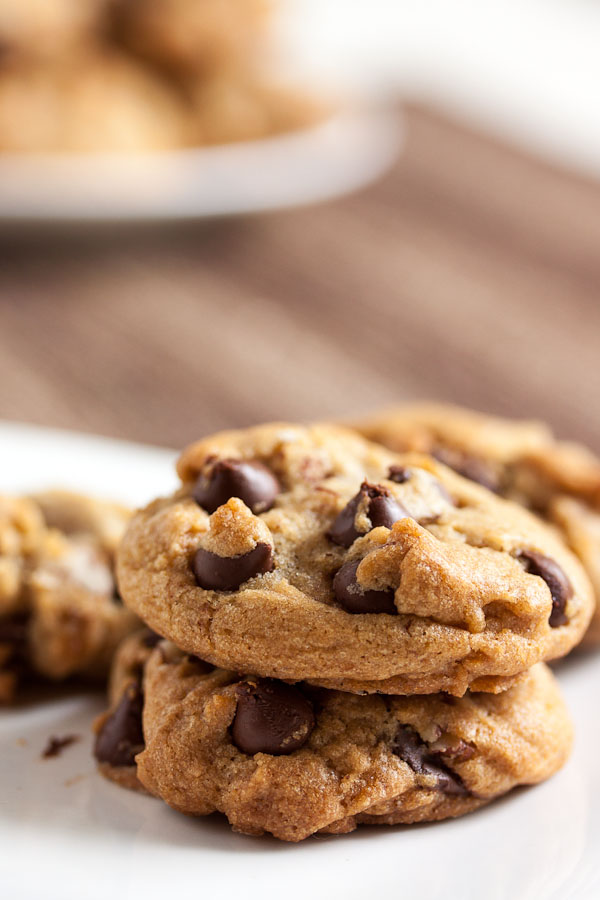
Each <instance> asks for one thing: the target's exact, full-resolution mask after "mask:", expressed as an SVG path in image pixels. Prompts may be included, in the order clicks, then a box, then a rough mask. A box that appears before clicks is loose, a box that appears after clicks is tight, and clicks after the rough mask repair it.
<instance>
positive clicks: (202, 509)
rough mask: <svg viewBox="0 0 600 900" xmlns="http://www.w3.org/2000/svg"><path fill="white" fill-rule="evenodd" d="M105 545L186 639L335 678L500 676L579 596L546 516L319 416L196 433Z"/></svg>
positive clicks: (440, 682)
mask: <svg viewBox="0 0 600 900" xmlns="http://www.w3.org/2000/svg"><path fill="white" fill-rule="evenodd" d="M178 471H179V475H180V477H181V479H182V482H183V486H182V488H181V490H180V491H178V492H177V494H176V495H175V496H173V497H169V498H166V499H162V500H157V501H155V502H154V503H152V504H150V506H148V507H147V508H146V509H144V510H142V511H140V512H138V513H137V514H136V515H135V516H134V518H133V520H132V522H131V525H130V527H129V528H128V530H127V532H126V535H125V538H124V540H123V542H122V544H121V545H120V548H119V551H118V554H117V571H118V581H119V586H120V590H121V594H122V596H123V599H124V601H125V603H127V604H128V605H129V606H130V607H131V609H132V610H134V611H135V612H136V613H137V614H138V615H139V616H140V617H141V618H142V619H143V620H144V621H145V622H147V624H148V625H149V626H150V627H151V628H153V629H154V630H155V631H156V632H158V633H159V634H161V635H163V636H164V637H168V638H169V639H170V640H172V641H173V642H174V643H176V644H177V646H179V647H181V648H182V649H184V650H185V651H186V652H188V653H192V654H195V655H197V656H199V657H201V658H202V659H206V660H208V661H209V662H211V663H212V664H214V665H219V666H223V667H226V668H230V669H233V670H235V671H251V672H255V673H257V674H259V675H262V676H267V677H273V678H281V679H283V680H287V681H309V682H312V683H317V684H322V685H324V686H326V687H332V688H333V687H337V688H341V689H343V690H347V691H356V692H362V691H384V692H385V693H390V694H392V693H394V694H395V693H402V694H404V693H433V692H435V691H440V690H444V691H448V692H450V693H453V694H457V695H461V694H463V693H464V692H465V691H466V690H467V688H468V687H471V688H473V689H478V690H486V691H498V690H503V689H505V688H506V687H508V686H509V685H510V684H511V683H512V681H513V680H514V678H515V676H518V675H519V674H520V673H522V672H524V671H525V670H526V669H527V668H529V667H530V666H531V665H533V664H534V663H536V662H538V661H541V660H546V659H552V658H555V657H557V656H561V655H563V654H565V653H566V652H567V651H568V650H569V649H570V648H571V647H572V646H573V645H574V644H575V643H577V641H578V640H579V639H580V637H581V635H582V634H583V632H584V630H585V628H586V627H587V624H588V622H589V618H590V615H591V611H592V606H593V599H592V592H591V586H590V584H589V581H588V579H587V578H586V576H585V573H584V572H583V570H582V568H581V566H580V565H579V563H578V562H577V560H576V559H575V558H574V557H573V555H572V554H571V553H570V552H569V551H568V550H567V549H566V547H565V546H564V544H563V542H562V541H560V540H559V539H558V538H557V537H556V535H555V534H554V533H553V531H552V530H551V529H549V528H548V527H547V526H545V525H544V524H543V523H542V522H540V521H539V520H538V519H537V518H535V517H534V516H532V515H531V514H530V513H528V512H527V511H526V510H524V509H522V508H521V507H519V506H518V505H516V504H512V503H509V502H507V501H505V500H502V499H499V498H498V497H496V496H494V495H493V494H492V493H491V492H489V491H487V490H486V489H484V488H482V487H480V486H478V485H476V484H473V483H472V482H470V481H468V480H466V479H464V478H462V477H460V476H458V475H456V474H455V473H454V472H453V471H451V470H450V469H449V468H447V467H446V466H444V465H442V464H440V463H438V462H436V461H435V460H433V459H432V458H430V457H424V456H416V455H405V456H402V455H398V454H394V453H391V452H390V451H388V450H386V449H385V448H383V447H381V446H377V445H375V444H373V443H370V442H368V441H366V440H364V439H363V438H362V437H360V436H359V435H357V434H355V433H354V432H351V431H349V430H347V429H344V428H339V427H335V426H324V425H318V426H312V427H304V426H298V425H287V424H272V425H264V426H258V427H256V428H250V429H247V430H245V431H231V432H224V433H221V434H218V435H216V436H214V437H212V438H207V439H206V440H203V441H200V442H199V443H197V444H194V445H193V446H191V447H190V448H188V449H187V450H186V451H184V453H183V455H182V457H181V459H180V460H179V464H178Z"/></svg>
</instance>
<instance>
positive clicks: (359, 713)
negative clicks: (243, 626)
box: [96, 635, 572, 841]
mask: <svg viewBox="0 0 600 900" xmlns="http://www.w3.org/2000/svg"><path fill="white" fill-rule="evenodd" d="M148 640H150V642H152V640H153V639H152V637H151V636H149V635H140V636H139V637H136V638H132V639H130V640H129V641H128V642H127V643H126V645H125V646H124V647H123V648H122V650H121V651H119V653H118V654H117V657H116V659H115V670H114V677H113V681H112V688H111V693H112V698H111V708H110V710H109V712H108V713H106V714H105V715H104V716H103V717H101V719H100V720H98V722H97V725H96V730H97V738H96V756H97V758H98V760H99V766H100V769H101V771H102V772H103V774H105V775H107V776H108V777H112V778H113V779H115V780H116V781H118V782H119V783H120V784H122V785H125V786H129V787H140V786H142V785H143V786H144V787H145V788H146V789H147V790H148V791H149V792H150V793H152V794H154V795H156V796H158V797H161V798H162V799H163V800H165V801H166V802H167V803H168V804H169V805H170V806H172V807H173V808H174V809H177V810H179V811H181V812H184V813H187V814H188V815H198V816H203V815H208V814H209V813H212V812H214V811H216V810H218V811H220V812H223V813H225V815H226V816H227V818H228V819H229V822H230V823H231V825H232V826H233V828H234V830H235V831H241V832H243V833H245V834H262V833H264V832H270V833H271V834H273V835H274V836H275V837H277V838H280V839H281V840H285V841H300V840H303V839H304V838H306V837H308V836H309V835H311V834H313V833H315V832H330V833H344V832H348V831H352V830H353V829H354V828H356V826H357V825H359V824H361V823H364V824H369V825H376V824H384V825H393V824H397V823H404V824H407V823H411V822H423V821H430V820H435V819H444V818H448V817H453V816H459V815H462V814H463V813H467V812H470V811H471V810H473V809H476V808H477V807H479V806H482V805H483V804H484V803H487V802H489V801H490V800H492V799H494V798H495V797H498V796H500V795H501V794H504V793H506V792H507V791H509V790H511V788H513V787H515V786H516V785H518V784H535V783H537V782H539V781H542V780H543V779H545V778H548V777H549V776H550V775H552V774H553V773H554V772H555V771H556V770H557V769H559V768H560V766H561V765H562V764H563V763H564V761H565V759H566V758H567V756H568V754H569V750H570V747H571V741H572V732H571V724H570V721H569V717H568V714H567V711H566V709H565V706H564V703H563V701H562V698H561V696H560V693H559V691H558V687H557V685H556V682H555V680H554V678H553V676H552V674H551V672H550V670H549V669H548V668H547V667H546V666H544V665H543V664H539V665H537V666H534V667H533V668H532V669H531V670H530V671H529V672H528V673H527V674H526V675H525V676H524V678H523V680H522V681H521V682H520V683H519V684H518V685H516V686H514V687H512V688H510V690H507V691H505V692H504V693H502V694H496V695H494V694H489V693H476V694H474V693H468V694H466V695H465V696H464V697H462V698H460V699H458V698H453V697H449V696H448V695H445V694H435V695H431V696H425V697H424V696H412V697H390V696H383V695H375V694H372V695H368V696H358V695H356V694H347V693H342V692H340V691H328V690H325V689H320V688H309V687H307V686H306V685H301V686H292V685H289V684H286V683H284V682H281V681H276V680H272V679H261V678H257V677H255V676H252V675H245V676H244V675H236V674H234V673H232V672H227V671H224V670H222V669H212V668H211V667H210V666H207V665H206V664H205V663H203V662H201V661H200V660H198V659H196V658H192V657H189V656H186V655H185V654H183V653H182V652H181V651H180V650H178V649H177V648H175V647H174V645H173V644H170V643H169V642H167V641H162V642H159V643H158V644H157V646H156V647H155V648H154V649H151V648H150V647H148V646H147V642H148ZM142 721H143V724H142Z"/></svg>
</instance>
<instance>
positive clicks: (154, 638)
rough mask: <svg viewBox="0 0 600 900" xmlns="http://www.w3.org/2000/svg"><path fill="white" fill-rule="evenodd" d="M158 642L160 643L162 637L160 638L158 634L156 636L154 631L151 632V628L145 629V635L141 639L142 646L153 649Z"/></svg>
mask: <svg viewBox="0 0 600 900" xmlns="http://www.w3.org/2000/svg"><path fill="white" fill-rule="evenodd" d="M160 641H162V637H161V636H160V634H157V633H156V631H152V629H151V628H146V633H145V634H144V637H143V638H142V644H143V645H144V647H148V648H149V649H153V648H154V647H156V645H157V644H158V643H159V642H160Z"/></svg>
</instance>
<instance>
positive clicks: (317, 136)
mask: <svg viewBox="0 0 600 900" xmlns="http://www.w3.org/2000/svg"><path fill="white" fill-rule="evenodd" d="M401 134H402V130H401V126H400V122H399V119H398V117H397V116H396V115H392V114H390V113H389V112H385V111H382V110H375V109H372V110H368V111H367V110H358V109H355V110H350V109H348V110H345V111H341V112H339V113H338V114H337V115H335V116H332V117H331V118H329V119H328V120H326V121H325V122H323V123H322V124H320V125H317V126H315V127H312V128H307V129H305V130H303V131H298V132H294V133H291V134H288V135H282V136H280V137H273V138H268V139H265V140H261V141H248V142H243V143H237V144H230V145H227V146H215V147H203V148H199V149H190V150H180V151H176V152H171V153H155V154H143V155H128V156H125V155H114V154H113V155H110V154H90V155H85V156H84V155H78V156H75V155H68V156H67V155H65V156H61V155H56V156H41V155H39V156H38V155H31V156H17V155H8V154H4V155H2V154H0V222H2V221H5V222H7V221H41V222H44V221H66V222H69V221H89V222H102V221H144V220H160V219H200V218H207V217H213V216H228V215H239V214H244V213H253V212H265V211H267V210H275V209H282V208H285V207H291V206H301V205H305V204H309V203H314V202H316V201H320V200H327V199H329V198H330V197H335V196H337V195H339V194H345V193H347V192H349V191H353V190H355V189H356V188H359V187H361V186H363V185H364V184H367V183H368V182H369V181H371V180H373V179H374V178H376V177H377V176H378V175H380V174H381V173H382V172H383V171H384V170H385V169H386V168H387V167H388V166H389V165H391V163H392V162H393V161H394V159H395V158H396V156H397V154H398V151H399V149H400V145H401Z"/></svg>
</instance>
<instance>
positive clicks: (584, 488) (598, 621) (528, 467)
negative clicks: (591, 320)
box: [356, 404, 600, 644]
mask: <svg viewBox="0 0 600 900" xmlns="http://www.w3.org/2000/svg"><path fill="white" fill-rule="evenodd" d="M356 427H357V429H358V430H359V431H360V432H362V433H363V434H364V435H365V436H366V437H368V438H370V439H371V440H374V441H378V442H380V443H382V444H384V445H385V446H387V447H389V448H390V449H392V450H396V451H406V450H418V451H421V452H425V453H431V454H433V455H434V456H436V457H437V458H438V459H440V460H442V461H443V462H444V463H446V464H447V465H449V466H451V467H452V468H453V469H455V471H457V472H459V473H460V474H461V475H464V476H465V477H466V478H470V479H472V480H473V481H477V482H479V483H480V484H483V485H485V486H486V487H488V488H490V489H491V490H493V491H495V492H496V493H498V494H500V495H501V496H504V497H508V498H509V499H511V500H514V501H516V502H518V503H521V504H522V505H523V506H526V507H529V508H530V509H532V510H534V511H535V512H536V513H538V514H539V515H541V516H543V517H544V518H546V519H548V520H549V521H550V522H552V523H553V524H554V525H556V526H558V528H559V529H560V530H561V532H562V534H563V537H564V538H565V539H566V542H567V543H568V544H569V546H570V547H571V549H572V550H573V552H574V553H575V554H576V555H577V556H578V557H579V559H580V560H581V562H582V563H583V565H584V568H585V569H586V571H587V574H588V576H589V578H590V580H591V582H592V585H593V587H594V590H595V594H596V598H597V600H596V612H595V614H594V616H593V618H592V622H591V624H590V627H589V629H588V631H587V633H586V635H585V637H584V639H583V640H584V643H586V644H598V643H600V459H598V457H597V456H595V455H594V454H593V453H591V452H590V451H589V450H588V449H587V448H585V447H582V446H580V445H578V444H573V443H570V442H567V441H559V440H557V439H556V438H555V437H554V435H553V434H552V432H551V431H550V429H549V428H548V427H547V426H546V425H544V424H542V423H540V422H529V421H515V420H510V419H501V418H497V417H494V416H488V415H484V414H483V413H477V412H473V411H472V410H467V409H461V408H460V407H455V406H443V405H436V404H426V405H419V406H407V407H405V408H400V409H395V410H390V411H388V412H384V413H381V414H379V415H378V416H375V417H374V418H371V419H367V420H365V421H364V422H359V423H357V425H356Z"/></svg>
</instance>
